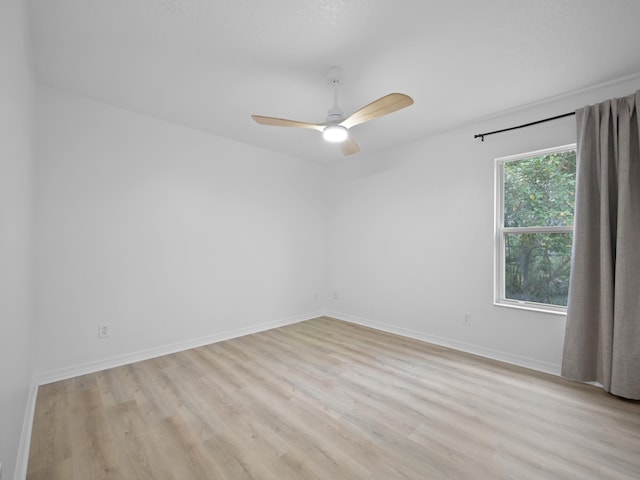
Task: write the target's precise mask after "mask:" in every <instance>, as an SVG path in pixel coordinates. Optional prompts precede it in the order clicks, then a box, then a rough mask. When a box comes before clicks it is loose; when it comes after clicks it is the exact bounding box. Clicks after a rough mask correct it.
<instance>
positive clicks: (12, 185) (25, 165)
mask: <svg viewBox="0 0 640 480" xmlns="http://www.w3.org/2000/svg"><path fill="white" fill-rule="evenodd" d="M23 9H24V6H23V2H21V1H19V0H6V1H3V2H0V232H1V233H0V462H2V470H3V472H2V478H5V479H8V478H13V472H14V470H15V466H16V458H17V455H18V447H19V444H20V434H21V432H22V426H23V420H24V418H25V410H26V408H25V407H26V404H27V397H28V393H29V387H30V384H31V354H30V351H31V341H30V337H31V317H32V315H31V313H32V312H31V300H32V299H31V285H30V270H31V259H30V256H31V221H32V215H31V210H32V182H31V168H32V161H31V138H32V135H31V133H32V118H33V115H32V97H33V78H32V73H31V65H30V54H29V48H28V42H27V41H26V28H25V19H24V18H25V15H24V10H23Z"/></svg>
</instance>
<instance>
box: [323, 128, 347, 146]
mask: <svg viewBox="0 0 640 480" xmlns="http://www.w3.org/2000/svg"><path fill="white" fill-rule="evenodd" d="M322 136H323V138H324V139H325V140H326V141H327V142H335V143H337V142H344V141H345V140H346V139H347V137H348V136H349V134H348V133H347V129H346V128H345V127H343V126H342V125H328V126H326V127H325V129H324V130H323V131H322Z"/></svg>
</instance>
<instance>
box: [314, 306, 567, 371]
mask: <svg viewBox="0 0 640 480" xmlns="http://www.w3.org/2000/svg"><path fill="white" fill-rule="evenodd" d="M326 315H327V316H329V317H332V318H336V319H338V320H343V321H345V322H350V323H355V324H358V325H363V326H365V327H370V328H375V329H376V330H382V331H383V332H387V333H393V334H395V335H401V336H403V337H408V338H413V339H415V340H421V341H423V342H427V343H433V344H435V345H440V346H442V347H448V348H452V349H454V350H460V351H462V352H466V353H472V354H474V355H478V356H481V357H485V358H490V359H492V360H498V361H500V362H505V363H509V364H511V365H517V366H519V367H525V368H529V369H531V370H536V371H539V372H544V373H550V374H552V375H557V376H559V375H560V368H561V366H560V365H557V364H555V363H550V362H543V361H540V360H536V359H534V358H529V357H523V356H520V355H515V354H513V353H509V352H502V351H499V350H494V349H491V348H486V347H483V346H480V345H473V344H470V343H465V342H460V341H458V340H452V339H450V338H444V337H439V336H436V335H430V334H428V333H424V332H418V331H416V330H411V329H408V328H403V327H398V326H395V325H388V324H386V323H381V322H376V321H373V320H368V319H365V318H361V317H357V316H354V315H349V314H346V313H340V312H334V311H328V312H326Z"/></svg>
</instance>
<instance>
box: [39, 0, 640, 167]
mask: <svg viewBox="0 0 640 480" xmlns="http://www.w3.org/2000/svg"><path fill="white" fill-rule="evenodd" d="M28 3H29V12H30V22H31V31H32V37H33V46H34V52H35V65H36V74H37V78H38V81H39V82H41V83H43V84H48V85H52V86H54V87H58V88H61V89H64V90H67V91H71V92H74V93H78V94H80V95H84V96H88V97H91V98H95V99H97V100H100V101H103V102H106V103H110V104H113V105H116V106H119V107H123V108H127V109H130V110H133V111H136V112H140V113H143V114H147V115H151V116H154V117H157V118H161V119H165V120H168V121H172V122H176V123H179V124H183V125H187V126H190V127H194V128H197V129H201V130H204V131H207V132H212V133H214V134H217V135H221V136H224V137H228V138H231V139H235V140H238V141H241V142H245V143H248V144H252V145H256V146H259V147H264V148H268V149H272V150H276V151H280V152H285V153H288V154H291V155H295V156H298V157H303V158H309V159H313V160H318V161H322V162H331V161H334V160H337V159H341V158H343V157H342V154H341V153H340V152H339V149H338V148H336V146H335V145H328V144H326V143H324V141H323V140H322V138H321V135H320V134H319V133H318V132H315V131H312V130H301V129H291V128H278V127H267V126H261V125H258V124H255V123H254V122H253V121H252V120H251V118H250V115H251V114H260V115H269V116H276V117H283V118H289V119H294V120H302V121H309V122H321V121H324V119H325V117H326V114H327V110H328V109H329V108H330V107H331V106H332V103H333V93H332V90H331V87H330V86H329V85H328V83H327V81H326V72H327V70H328V69H329V67H330V66H333V65H339V66H341V67H342V68H343V69H344V71H345V85H344V86H343V87H341V100H340V104H341V106H342V108H343V110H344V111H345V113H347V114H350V113H352V112H353V111H355V110H357V109H358V108H360V107H362V106H364V105H365V104H367V103H369V102H371V101H373V100H375V99H376V98H378V97H381V96H383V95H385V94H387V93H391V92H403V93H407V94H408V95H410V96H412V97H413V99H414V100H415V104H414V105H413V106H411V107H409V108H407V109H404V110H401V111H398V112H395V113H393V114H391V115H389V116H387V117H384V118H380V119H377V120H374V121H372V122H369V123H366V124H363V125H359V126H356V127H354V129H353V130H352V135H353V137H354V139H355V140H356V141H357V142H358V144H359V145H360V148H361V150H362V152H373V151H376V150H380V149H384V148H389V147H393V146H395V145H398V144H401V143H403V142H406V141H410V140H414V139H417V138H421V137H424V136H428V135H430V134H433V133H435V132H439V131H443V130H446V129H448V128H452V127H455V126H457V125H460V124H463V123H468V122H470V121H474V120H478V119H481V118H484V117H487V116H491V115H494V114H496V113H499V112H502V111H505V110H509V109H513V108H518V107H519V106H523V105H526V104H529V103H532V102H539V101H543V100H545V99H547V98H550V97H553V96H556V95H561V94H565V93H569V92H572V91H575V90H579V89H582V88H585V87H588V86H591V85H595V84H600V83H603V82H607V81H610V80H614V79H618V78H621V77H624V76H627V75H631V74H635V73H638V72H640V28H639V27H638V19H640V1H638V0H395V1H394V0H29V2H28ZM630 93H631V92H630ZM603 100H604V99H603ZM559 113H563V112H559ZM361 154H362V153H361Z"/></svg>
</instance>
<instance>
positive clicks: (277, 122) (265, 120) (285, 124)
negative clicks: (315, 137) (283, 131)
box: [251, 115, 326, 132]
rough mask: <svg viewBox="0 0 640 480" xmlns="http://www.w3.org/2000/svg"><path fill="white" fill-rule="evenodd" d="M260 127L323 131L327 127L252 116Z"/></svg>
mask: <svg viewBox="0 0 640 480" xmlns="http://www.w3.org/2000/svg"><path fill="white" fill-rule="evenodd" d="M251 118H253V119H254V120H255V121H256V122H257V123H259V124H260V125H271V126H273V127H294V128H311V129H313V130H318V131H320V132H321V131H323V130H324V128H325V126H326V125H322V124H317V123H307V122H298V121H296V120H286V119H284V118H274V117H263V116H261V115H251Z"/></svg>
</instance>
